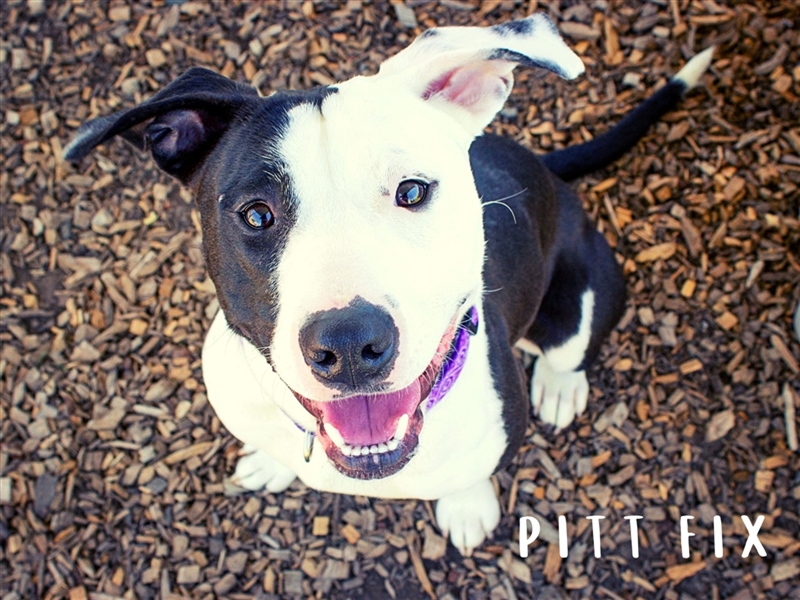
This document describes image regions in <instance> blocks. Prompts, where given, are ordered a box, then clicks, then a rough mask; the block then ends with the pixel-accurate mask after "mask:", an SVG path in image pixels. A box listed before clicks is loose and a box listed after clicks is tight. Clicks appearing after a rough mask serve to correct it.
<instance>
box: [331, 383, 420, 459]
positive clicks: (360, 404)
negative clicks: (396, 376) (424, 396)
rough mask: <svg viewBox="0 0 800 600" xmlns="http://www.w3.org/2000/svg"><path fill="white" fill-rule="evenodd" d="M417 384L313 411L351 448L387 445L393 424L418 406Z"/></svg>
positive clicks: (393, 429)
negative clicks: (331, 426) (334, 429)
mask: <svg viewBox="0 0 800 600" xmlns="http://www.w3.org/2000/svg"><path fill="white" fill-rule="evenodd" d="M420 399H421V398H420V384H419V380H416V381H414V383H412V384H411V385H409V386H408V387H406V388H404V389H402V390H399V391H397V392H391V393H388V394H375V395H370V396H352V397H350V398H345V399H344V400H336V401H334V402H320V403H318V404H317V407H318V408H319V409H320V411H321V413H322V420H323V422H324V423H329V424H331V425H333V426H334V427H336V429H337V430H338V431H339V433H341V434H342V437H343V438H344V441H345V442H346V443H348V444H350V445H351V446H371V445H373V444H380V443H383V442H387V441H389V440H390V439H391V437H392V436H393V435H394V432H395V429H396V428H397V420H398V419H399V418H400V417H401V416H403V415H409V416H411V414H412V413H413V412H414V410H415V409H416V408H417V406H418V405H419V402H420Z"/></svg>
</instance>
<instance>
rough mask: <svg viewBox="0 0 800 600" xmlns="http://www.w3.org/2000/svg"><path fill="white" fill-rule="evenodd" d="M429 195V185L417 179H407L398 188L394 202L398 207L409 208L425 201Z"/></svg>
mask: <svg viewBox="0 0 800 600" xmlns="http://www.w3.org/2000/svg"><path fill="white" fill-rule="evenodd" d="M427 195H428V184H427V183H425V182H423V181H418V180H416V179H406V180H405V181H401V182H400V185H399V186H397V191H396V192H395V195H394V200H395V203H396V204H397V206H402V207H405V208H409V207H412V206H417V205H419V204H422V203H423V202H424V201H425V198H426V197H427Z"/></svg>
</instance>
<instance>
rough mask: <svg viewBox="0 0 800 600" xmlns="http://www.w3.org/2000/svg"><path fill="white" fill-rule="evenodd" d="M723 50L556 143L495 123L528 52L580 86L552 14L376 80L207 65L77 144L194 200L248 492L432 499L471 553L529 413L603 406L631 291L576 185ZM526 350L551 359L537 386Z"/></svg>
mask: <svg viewBox="0 0 800 600" xmlns="http://www.w3.org/2000/svg"><path fill="white" fill-rule="evenodd" d="M710 61H711V49H709V50H707V51H705V52H703V53H701V54H698V55H697V56H696V57H695V58H693V59H692V60H691V61H690V62H689V63H687V65H686V66H685V67H684V68H683V69H682V70H681V71H680V72H679V73H678V75H676V76H675V77H674V78H673V79H672V80H671V81H670V82H669V83H668V84H667V85H666V86H664V87H663V88H662V89H661V90H660V91H658V92H657V93H655V94H654V95H653V96H652V97H651V98H650V99H649V100H647V101H645V102H644V103H643V104H642V105H640V106H639V107H638V108H637V109H636V110H635V111H633V113H631V114H630V115H629V116H628V117H627V118H625V119H624V120H623V121H621V122H620V123H619V124H618V125H617V126H616V127H615V128H613V129H612V130H610V131H609V132H607V133H606V134H604V135H601V136H599V137H597V138H595V139H594V140H592V141H590V142H588V143H586V144H582V145H578V146H572V147H568V148H566V149H564V150H559V151H556V152H553V153H551V154H548V155H546V156H544V157H538V156H536V155H534V154H533V153H532V152H531V151H529V150H527V149H525V148H523V147H521V146H520V145H518V144H517V143H515V142H513V141H511V140H509V139H505V138H502V137H497V136H493V135H484V134H483V130H484V128H485V127H486V126H487V125H488V124H489V123H490V122H491V120H492V119H493V118H494V116H495V115H496V114H497V112H498V111H499V110H500V109H501V108H502V106H503V104H504V103H505V101H506V99H507V97H508V95H509V93H510V92H511V89H512V86H513V75H512V71H513V69H514V68H515V67H516V66H518V65H522V66H525V67H537V68H543V69H546V70H549V71H552V72H554V73H556V74H558V75H559V76H561V77H564V78H567V79H572V78H575V77H577V76H579V75H580V74H581V73H582V72H583V71H584V66H583V63H582V61H581V59H580V58H579V57H578V56H577V55H576V54H575V53H574V52H573V51H572V50H570V48H569V47H568V46H567V45H566V43H565V42H564V41H563V40H562V38H561V37H560V36H559V34H558V32H557V30H556V28H555V26H554V25H553V23H552V22H551V21H550V20H549V19H548V18H547V17H546V16H544V15H533V16H531V17H529V18H526V19H522V20H517V21H512V22H508V23H504V24H501V25H496V26H493V27H486V28H480V27H442V28H436V29H431V30H429V31H426V32H425V33H423V34H422V35H420V36H419V37H418V38H417V39H416V40H415V41H414V42H413V43H412V44H411V45H410V46H409V47H408V48H406V49H405V50H403V51H401V52H400V53H399V54H397V55H395V56H394V57H392V58H389V59H388V60H386V61H385V62H384V63H383V64H382V65H381V67H380V71H379V72H378V74H377V75H373V76H358V77H354V78H353V79H350V80H348V81H345V82H344V83H341V84H336V85H331V86H324V87H319V88H316V89H312V90H309V91H278V92H275V93H273V94H272V95H270V96H268V97H262V96H260V95H259V94H258V93H257V92H256V90H255V89H253V88H251V87H249V86H247V85H244V84H240V83H235V82H233V81H231V80H229V79H227V78H225V77H222V76H221V75H218V74H216V73H214V72H212V71H209V70H206V69H202V68H192V69H190V70H189V71H188V72H187V73H185V74H184V75H183V76H181V77H180V78H178V79H177V80H175V81H174V82H172V83H170V84H169V85H168V86H166V87H165V88H164V89H162V90H161V91H159V92H158V93H156V94H155V95H154V96H153V97H152V98H150V99H149V100H147V101H145V102H144V103H142V104H140V105H139V106H137V107H135V108H132V109H130V110H126V111H123V112H120V113H117V114H114V115H111V116H106V117H101V118H98V119H94V120H91V121H89V122H87V123H85V124H84V125H83V126H82V127H81V128H80V129H79V131H78V132H77V134H76V136H75V138H74V140H73V141H72V142H71V143H70V144H69V145H68V147H67V148H66V149H65V158H66V159H67V160H70V161H73V162H77V161H80V160H81V159H82V158H84V157H85V156H87V155H88V153H89V152H90V151H91V150H92V149H93V148H94V147H95V146H97V145H98V144H102V143H105V142H108V141H109V140H111V139H112V138H113V137H115V136H117V135H119V136H122V137H123V138H125V139H126V140H128V141H129V142H131V143H133V144H134V145H135V146H136V147H137V148H140V149H143V150H144V149H147V150H149V152H150V153H151V155H152V157H153V159H154V160H155V162H156V164H157V165H158V166H159V167H160V168H161V169H162V170H163V171H165V172H166V173H168V174H170V175H171V176H173V177H175V178H177V179H178V180H179V181H180V182H181V183H182V184H184V185H186V186H188V187H189V188H191V189H192V190H193V192H194V194H195V197H196V199H197V204H198V207H199V211H200V215H201V221H202V228H203V248H204V254H205V259H206V263H207V265H208V270H209V273H210V276H211V278H212V280H213V281H214V283H215V285H216V289H217V294H218V297H219V304H220V308H221V310H220V312H219V313H218V314H217V316H216V318H215V319H214V321H213V324H212V326H211V328H210V330H209V332H208V334H207V338H206V341H205V344H204V348H203V356H202V359H203V377H204V379H205V385H206V387H207V390H208V397H209V400H210V402H211V404H212V406H213V407H214V410H215V411H216V412H217V414H218V416H219V418H220V419H221V421H222V422H223V423H224V424H225V426H226V427H227V428H228V429H229V430H230V432H231V433H232V434H233V435H234V436H236V437H237V438H239V439H240V440H241V441H242V442H243V443H244V448H243V451H242V456H241V458H240V459H239V461H238V464H237V466H236V471H235V475H234V480H235V481H236V482H237V483H238V484H239V485H241V486H242V487H245V488H247V489H252V490H255V489H261V488H264V487H266V489H267V490H269V491H271V492H280V491H282V490H284V489H286V488H287V487H288V486H289V485H290V484H291V483H292V481H293V480H294V479H295V478H296V477H299V478H300V479H301V480H302V481H303V482H304V483H305V484H306V485H308V486H310V487H312V488H315V489H318V490H323V491H328V492H336V493H344V494H360V495H365V496H373V497H382V498H417V499H426V500H436V501H437V504H436V519H437V521H438V525H439V527H440V528H441V529H442V531H443V532H444V533H445V535H447V534H449V536H450V539H451V540H452V543H453V544H454V545H455V546H456V548H458V550H460V551H461V552H462V553H463V554H469V553H470V552H471V550H472V549H474V548H475V547H477V546H478V545H479V544H480V543H481V542H482V541H483V540H484V539H485V538H486V536H488V535H490V534H491V532H492V530H493V529H494V528H495V526H496V525H497V524H498V522H499V519H500V506H499V503H498V499H497V496H496V493H495V490H494V487H493V485H492V482H491V480H490V477H491V476H492V474H493V473H494V472H496V471H497V470H499V469H502V468H503V467H504V466H506V465H507V464H508V463H509V461H510V460H511V459H512V458H513V457H514V455H515V453H516V452H517V450H518V449H519V447H520V445H521V443H522V442H523V439H524V437H525V431H526V427H527V425H528V422H529V413H530V412H531V408H530V405H531V404H532V405H533V412H534V413H535V414H537V415H538V417H539V418H540V419H541V420H542V421H543V422H544V423H549V424H553V425H555V426H557V427H566V426H567V425H569V424H570V423H571V422H572V421H573V419H574V418H575V417H576V416H577V415H580V414H581V413H582V412H583V411H584V409H585V408H586V404H587V398H588V393H589V387H588V383H587V379H586V369H587V367H588V366H589V365H590V364H591V363H592V361H593V360H594V359H595V358H596V356H597V354H598V352H599V348H600V345H601V343H602V341H603V340H604V339H605V338H606V336H607V335H608V334H609V332H610V331H611V330H612V328H613V327H614V326H615V325H616V323H617V322H618V320H619V318H620V316H621V313H622V311H623V307H624V304H625V299H626V292H625V282H624V280H623V276H622V272H621V269H620V267H619V266H618V264H617V261H616V260H615V258H614V254H613V253H612V251H611V249H610V248H609V246H608V245H607V243H606V241H605V239H604V238H603V236H602V235H601V234H599V233H598V232H597V231H596V229H595V227H594V226H593V224H592V223H591V221H590V220H589V218H588V217H587V215H586V214H585V212H584V211H583V209H582V207H581V204H580V201H579V199H578V198H577V196H576V194H575V193H574V192H573V190H572V189H571V188H570V187H569V186H568V185H567V184H566V183H565V182H566V181H569V180H572V179H575V178H576V177H579V176H580V175H582V174H585V173H588V172H590V171H593V170H595V169H598V168H601V167H603V166H605V165H608V164H610V163H612V162H613V161H614V160H616V159H617V158H619V157H620V156H621V155H622V154H623V153H624V152H625V151H626V150H628V149H629V148H631V147H632V146H633V145H634V144H635V143H636V141H637V140H638V139H639V138H641V137H642V136H643V135H644V134H645V132H646V131H647V129H648V128H649V127H650V125H651V124H653V123H654V122H655V121H657V120H658V118H659V117H660V116H661V115H662V114H664V113H665V112H667V111H669V110H670V109H672V108H673V107H674V106H675V105H676V104H677V103H678V102H679V100H680V98H681V96H682V95H683V94H684V93H685V91H686V90H688V89H689V88H691V87H692V86H694V85H695V84H696V83H697V82H698V81H699V79H700V76H701V75H702V73H703V72H704V71H705V69H706V68H707V67H708V65H709V64H710ZM520 340H528V341H529V342H532V343H533V344H535V346H536V347H537V348H538V349H539V356H538V357H537V359H536V363H535V367H534V372H533V377H532V382H531V385H530V392H528V391H527V389H526V387H527V384H526V381H525V376H524V373H523V370H522V368H521V364H520V361H519V360H518V358H517V357H516V356H515V354H514V351H513V350H512V349H513V347H514V345H515V343H517V342H518V341H520ZM529 345H530V344H529ZM315 446H316V449H315Z"/></svg>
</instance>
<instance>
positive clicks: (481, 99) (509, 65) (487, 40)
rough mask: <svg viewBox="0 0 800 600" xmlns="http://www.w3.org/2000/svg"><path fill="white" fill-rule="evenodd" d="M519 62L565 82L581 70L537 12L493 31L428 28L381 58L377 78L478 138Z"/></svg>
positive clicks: (507, 91) (510, 84)
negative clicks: (433, 107)
mask: <svg viewBox="0 0 800 600" xmlns="http://www.w3.org/2000/svg"><path fill="white" fill-rule="evenodd" d="M518 64H519V65H524V66H533V67H542V68H544V69H547V70H549V71H552V72H554V73H556V74H558V75H560V76H561V77H564V78H565V79H573V78H575V77H577V76H578V75H580V74H581V73H583V71H584V67H583V62H582V61H581V59H580V58H579V57H578V56H577V55H576V54H575V53H574V52H573V51H572V50H570V48H569V47H568V46H567V45H566V44H565V43H564V40H562V39H561V36H560V35H559V34H558V31H557V30H556V27H555V25H554V24H553V22H552V21H551V20H550V19H549V18H548V17H547V16H545V15H543V14H536V15H533V16H531V17H528V18H527V19H521V20H518V21H511V22H509V23H503V24H502V25H495V26H493V27H441V28H436V29H429V30H428V31H426V32H425V33H423V34H422V35H421V36H419V37H418V38H417V39H416V40H414V42H413V43H412V44H411V45H410V46H409V47H408V48H406V49H405V50H403V51H402V52H400V53H399V54H397V55H395V56H393V57H391V58H389V59H388V60H386V61H385V62H384V63H383V64H382V65H381V68H380V72H379V73H378V77H379V78H380V79H385V80H386V81H387V82H389V80H391V85H393V86H402V87H403V88H405V89H408V90H410V91H411V92H412V93H413V94H415V95H417V96H419V97H420V98H422V99H423V100H426V101H428V102H431V103H433V104H435V105H436V106H437V107H438V108H440V109H441V110H443V111H445V112H447V113H449V114H450V115H452V116H453V117H454V118H455V119H456V120H457V121H458V122H459V123H461V124H462V125H463V126H464V128H466V129H467V130H468V131H469V132H470V133H471V134H472V135H479V134H480V133H481V131H482V130H483V128H484V127H485V126H486V125H488V124H489V122H490V121H491V120H492V118H494V116H495V114H497V112H498V111H499V110H500V109H501V108H502V107H503V104H504V103H505V101H506V98H508V95H509V94H510V93H511V88H512V87H513V85H514V76H513V75H512V70H513V69H514V67H515V66H517V65H518Z"/></svg>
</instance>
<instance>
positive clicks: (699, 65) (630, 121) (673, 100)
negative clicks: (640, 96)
mask: <svg viewBox="0 0 800 600" xmlns="http://www.w3.org/2000/svg"><path fill="white" fill-rule="evenodd" d="M713 53H714V47H713V46H712V47H710V48H707V49H705V50H703V51H702V52H701V53H700V54H698V55H696V56H694V57H693V58H692V59H691V60H690V61H689V62H688V63H686V65H685V66H684V67H683V68H682V69H681V70H680V71H678V73H677V74H676V75H675V76H674V77H673V78H672V79H670V80H669V83H668V84H667V85H665V86H664V87H663V88H661V89H660V90H658V91H657V92H656V93H655V94H653V95H652V96H650V98H648V99H647V100H645V101H644V102H643V103H642V104H640V105H639V106H637V107H636V108H635V109H634V110H633V111H631V113H630V114H628V115H627V116H626V117H625V118H624V119H622V121H620V122H619V123H618V124H617V125H615V126H614V127H613V128H611V129H610V130H609V131H607V132H606V133H604V134H602V135H598V136H597V137H596V138H594V139H593V140H591V141H588V142H586V143H585V144H579V145H577V146H569V147H567V148H564V149H563V150H556V151H555V152H551V153H550V154H546V155H544V156H543V157H542V160H543V161H544V164H545V165H547V167H548V168H549V169H550V170H551V171H552V172H553V173H555V174H556V175H558V176H559V177H560V178H561V179H563V180H564V181H572V180H573V179H577V178H578V177H581V176H582V175H586V174H587V173H591V172H593V171H597V170H598V169H602V168H603V167H606V166H608V165H610V164H611V163H613V162H614V161H615V160H617V159H618V158H620V157H621V156H622V155H623V154H625V153H626V152H627V151H628V150H630V149H631V148H633V147H634V146H635V145H636V143H637V142H638V141H639V140H640V139H641V138H643V137H644V136H645V134H646V133H647V130H648V129H650V126H651V125H653V124H654V123H656V122H657V121H658V120H659V119H660V118H661V117H662V116H663V115H665V114H666V113H668V112H669V111H671V110H672V109H673V108H675V107H676V106H677V105H678V102H680V100H681V98H682V97H683V95H684V94H685V93H686V92H687V91H688V90H690V89H691V88H693V87H694V86H695V85H697V83H698V82H699V81H700V77H701V76H702V75H703V73H705V71H706V69H707V68H708V66H709V65H710V64H711V57H712V55H713Z"/></svg>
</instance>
